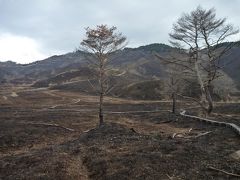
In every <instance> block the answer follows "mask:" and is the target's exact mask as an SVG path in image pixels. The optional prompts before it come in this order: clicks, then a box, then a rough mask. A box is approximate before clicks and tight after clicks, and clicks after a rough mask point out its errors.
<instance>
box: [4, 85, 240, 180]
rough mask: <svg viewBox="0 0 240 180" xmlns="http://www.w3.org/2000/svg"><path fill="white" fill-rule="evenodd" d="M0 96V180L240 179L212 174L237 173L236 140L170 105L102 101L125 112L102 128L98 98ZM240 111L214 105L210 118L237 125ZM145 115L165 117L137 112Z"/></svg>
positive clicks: (46, 93) (37, 93)
mask: <svg viewBox="0 0 240 180" xmlns="http://www.w3.org/2000/svg"><path fill="white" fill-rule="evenodd" d="M6 92H7V93H6ZM12 92H15V94H16V95H17V96H11V94H12ZM0 94H1V96H2V99H1V102H0V179H44V180H45V179H63V180H65V179H66V180H69V179H70V180H71V179H84V180H85V179H98V180H99V179H100V180H101V179H109V180H110V179H111V180H114V179H191V180H194V179H224V180H225V179H239V177H234V176H231V175H227V174H225V173H223V172H219V171H215V170H212V169H210V167H214V168H217V169H221V170H224V171H227V172H230V173H234V174H240V161H239V160H237V159H234V158H232V157H231V154H232V153H234V152H236V151H238V150H240V138H239V136H238V135H237V134H235V133H234V132H233V131H232V130H231V129H228V128H226V127H219V126H214V125H210V124H204V123H201V122H197V121H194V120H189V119H184V118H182V117H180V116H177V115H173V114H171V113H170V112H169V111H168V110H169V109H170V107H171V106H170V103H169V102H164V101H137V100H126V99H120V98H111V97H107V98H106V104H105V111H106V112H112V111H115V112H116V111H117V112H120V111H129V113H123V114H121V113H119V114H109V113H108V114H105V116H104V117H105V123H104V125H103V126H100V127H99V126H98V121H97V102H98V98H97V97H95V96H89V95H86V94H80V93H72V92H66V91H65V92H61V91H56V90H48V89H31V88H29V87H2V89H1V90H0ZM183 105H184V107H191V106H190V104H188V103H187V102H182V103H181V107H183ZM238 107H240V104H238V103H234V104H230V103H229V104H219V106H218V107H217V108H216V109H215V112H214V113H215V114H214V116H213V117H212V118H216V119H220V120H221V121H229V122H230V121H231V122H235V123H236V124H237V123H238V125H239V121H240V119H239V114H240V112H239V111H240V110H239V108H238ZM226 109H228V110H226ZM150 110H162V111H158V112H151V113H149V112H136V111H150ZM195 110H196V109H195ZM231 110H232V111H231ZM130 111H132V112H130ZM134 111H135V112H134ZM229 115H230V116H232V117H230V116H229ZM220 117H221V118H220ZM44 123H45V125H44ZM47 124H57V125H59V126H60V127H59V126H48V125H47ZM61 127H66V128H71V129H74V131H70V130H68V129H64V128H61ZM204 133H205V134H204Z"/></svg>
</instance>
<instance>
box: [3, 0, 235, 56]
mask: <svg viewBox="0 0 240 180" xmlns="http://www.w3.org/2000/svg"><path fill="white" fill-rule="evenodd" d="M198 5H201V6H203V7H204V8H212V7H215V8H216V10H217V15H218V17H227V18H228V21H229V22H231V23H233V24H234V25H235V26H240V16H239V12H238V11H239V10H238V8H239V7H240V0H231V1H227V0H181V1H180V0H168V1H166V0H101V1H99V0H0V14H1V15H0V24H1V26H0V35H1V33H2V34H3V33H10V34H13V35H16V36H23V37H28V38H31V39H33V40H35V41H36V42H37V43H38V44H39V46H41V49H40V50H41V53H43V54H45V55H46V56H48V55H52V54H54V53H64V52H69V51H73V50H74V49H75V48H76V47H78V45H79V42H80V41H81V39H82V38H83V36H84V27H87V26H90V27H93V26H95V25H97V24H109V25H115V26H117V27H118V29H119V30H120V31H121V32H122V33H123V34H124V35H126V36H127V38H128V41H129V46H139V45H144V44H148V43H154V42H160V43H168V33H169V32H170V31H171V27H172V24H173V23H174V22H175V21H176V20H177V18H178V17H179V16H180V15H181V14H182V13H183V12H189V11H191V10H193V9H195V8H196V7H197V6H198ZM237 38H238V37H237ZM239 39H240V38H239ZM13 51H14V50H13ZM0 59H1V54H0Z"/></svg>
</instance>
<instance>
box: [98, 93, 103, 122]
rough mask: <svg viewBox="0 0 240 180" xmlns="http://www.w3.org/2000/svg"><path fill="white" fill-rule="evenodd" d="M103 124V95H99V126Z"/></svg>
mask: <svg viewBox="0 0 240 180" xmlns="http://www.w3.org/2000/svg"><path fill="white" fill-rule="evenodd" d="M102 124H103V93H102V92H101V93H100V98H99V126H101V125H102Z"/></svg>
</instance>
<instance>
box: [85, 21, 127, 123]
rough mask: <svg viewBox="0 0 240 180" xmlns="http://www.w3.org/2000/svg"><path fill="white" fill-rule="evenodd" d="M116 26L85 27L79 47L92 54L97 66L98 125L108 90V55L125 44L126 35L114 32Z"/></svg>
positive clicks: (101, 117)
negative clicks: (84, 34)
mask: <svg viewBox="0 0 240 180" xmlns="http://www.w3.org/2000/svg"><path fill="white" fill-rule="evenodd" d="M116 30H117V28H116V27H114V26H113V27H108V26H107V25H98V26H97V27H96V28H95V29H91V28H89V27H88V28H86V36H85V38H84V39H83V40H82V42H81V49H84V51H85V52H87V53H90V54H91V55H93V56H94V60H95V62H92V63H94V64H96V65H97V67H98V81H99V86H100V88H99V92H98V93H99V125H100V126H101V125H102V124H103V102H104V96H105V95H106V93H107V92H108V90H109V88H108V87H107V86H108V83H107V81H108V76H107V73H106V72H107V65H108V62H109V60H110V59H109V56H110V55H111V54H112V53H114V52H116V51H117V50H120V49H122V48H123V47H124V46H125V45H126V43H125V42H126V37H124V36H123V35H122V34H121V33H118V32H116Z"/></svg>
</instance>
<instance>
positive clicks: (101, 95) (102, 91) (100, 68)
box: [99, 58, 104, 126]
mask: <svg viewBox="0 0 240 180" xmlns="http://www.w3.org/2000/svg"><path fill="white" fill-rule="evenodd" d="M103 62H104V59H103V58H101V59H100V66H99V71H100V72H99V82H100V97H99V126H101V125H103V96H104V85H103V83H104V80H103V79H104V66H103Z"/></svg>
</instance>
